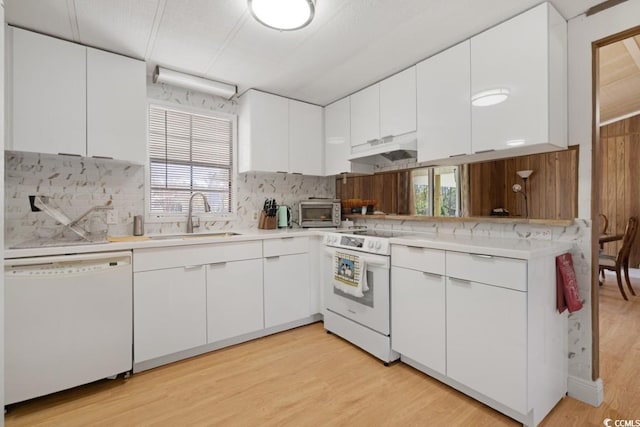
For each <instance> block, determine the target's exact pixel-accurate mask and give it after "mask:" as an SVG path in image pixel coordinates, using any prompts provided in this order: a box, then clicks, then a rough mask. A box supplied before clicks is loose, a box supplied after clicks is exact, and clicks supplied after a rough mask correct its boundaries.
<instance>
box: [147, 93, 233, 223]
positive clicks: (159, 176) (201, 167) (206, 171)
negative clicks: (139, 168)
mask: <svg viewBox="0 0 640 427" xmlns="http://www.w3.org/2000/svg"><path fill="white" fill-rule="evenodd" d="M232 159H233V122H232V120H231V119H228V118H223V117H216V116H207V115H201V114H193V113H190V112H185V111H178V110H174V109H170V108H166V107H161V106H157V105H150V106H149V166H150V184H151V185H150V198H149V200H150V203H149V209H150V213H152V214H163V213H169V214H170V213H177V212H183V213H186V212H187V211H188V208H189V197H190V196H191V194H192V193H193V192H202V193H203V194H204V195H205V196H206V197H207V200H208V201H209V204H210V205H211V212H213V213H219V214H228V213H231V206H232V200H231V196H232V191H231V189H232V182H231V180H232V170H233V169H232V166H233V165H232V161H233V160H232ZM203 205H204V204H203V202H202V199H201V198H199V197H197V198H195V199H194V211H196V210H199V211H202V209H203V207H204V206H203Z"/></svg>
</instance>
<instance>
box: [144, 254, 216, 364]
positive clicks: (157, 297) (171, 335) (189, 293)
mask: <svg viewBox="0 0 640 427" xmlns="http://www.w3.org/2000/svg"><path fill="white" fill-rule="evenodd" d="M206 304H207V298H206V283H205V269H204V266H196V267H184V268H182V267H179V268H170V269H166V270H156V271H145V272H141V273H134V277H133V307H134V308H133V331H134V335H133V336H134V361H135V362H142V361H145V360H150V359H154V358H156V357H160V356H164V355H167V354H171V353H176V352H178V351H182V350H187V349H190V348H194V347H197V346H200V345H203V344H206V343H207V307H206Z"/></svg>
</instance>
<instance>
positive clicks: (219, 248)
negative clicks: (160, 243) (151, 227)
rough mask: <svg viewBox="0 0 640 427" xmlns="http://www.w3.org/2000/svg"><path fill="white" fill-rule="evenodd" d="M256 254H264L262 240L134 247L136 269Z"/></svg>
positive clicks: (179, 265)
mask: <svg viewBox="0 0 640 427" xmlns="http://www.w3.org/2000/svg"><path fill="white" fill-rule="evenodd" d="M253 258H262V242H261V241H259V240H257V241H251V242H228V243H220V244H207V245H186V246H177V247H171V248H149V249H135V250H134V251H133V271H148V270H160V269H164V268H172V267H183V266H186V265H204V264H212V263H218V262H227V261H238V260H243V259H253Z"/></svg>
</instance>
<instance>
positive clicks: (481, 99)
mask: <svg viewBox="0 0 640 427" xmlns="http://www.w3.org/2000/svg"><path fill="white" fill-rule="evenodd" d="M508 97H509V89H507V88H498V89H490V90H484V91H482V92H478V93H476V94H475V95H473V96H472V97H471V105H473V106H475V107H488V106H490V105H496V104H500V103H501V102H504V101H506V100H507V98H508Z"/></svg>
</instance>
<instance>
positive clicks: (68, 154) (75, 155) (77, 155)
mask: <svg viewBox="0 0 640 427" xmlns="http://www.w3.org/2000/svg"><path fill="white" fill-rule="evenodd" d="M58 154H59V155H60V156H71V157H82V155H81V154H73V153H58Z"/></svg>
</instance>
